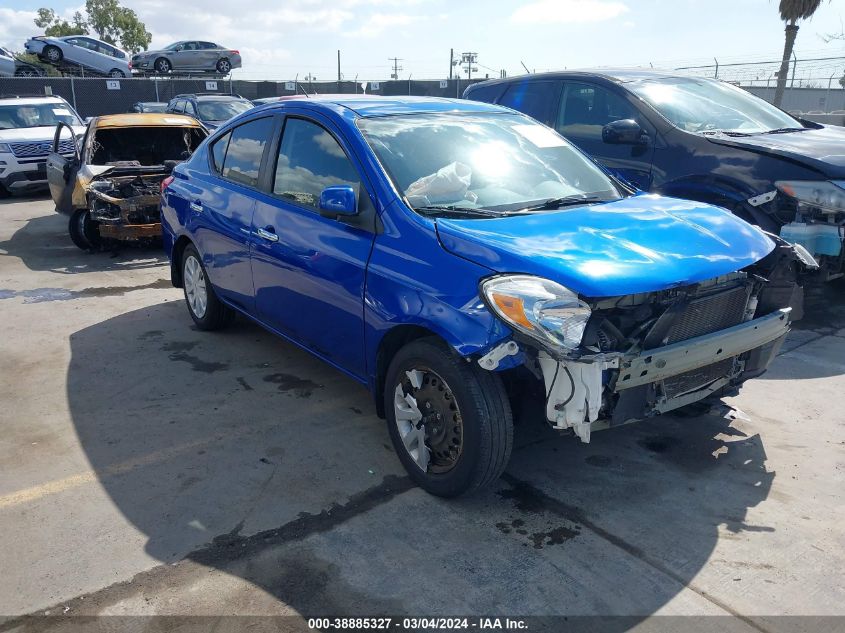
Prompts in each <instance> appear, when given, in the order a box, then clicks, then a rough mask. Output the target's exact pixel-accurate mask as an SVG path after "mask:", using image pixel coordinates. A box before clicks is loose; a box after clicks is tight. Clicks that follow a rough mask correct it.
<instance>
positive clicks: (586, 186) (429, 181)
mask: <svg viewBox="0 0 845 633" xmlns="http://www.w3.org/2000/svg"><path fill="white" fill-rule="evenodd" d="M358 127H359V129H360V130H361V131H362V133H363V134H364V137H365V138H366V139H367V142H368V143H369V145H370V147H372V149H373V151H374V152H375V153H376V155H377V156H378V158H379V160H380V161H381V163H382V165H383V166H384V167H385V169H386V170H387V172H388V174H389V175H390V177H391V179H392V180H393V182H394V185H395V186H396V188H397V189H399V191H401V192H402V193H403V194H404V195H405V197H406V198H407V200H408V202H409V203H410V204H411V206H412V207H413V208H415V209H425V208H428V209H432V208H435V209H436V208H437V207H440V208H444V209H448V210H449V211H451V212H455V211H464V210H466V211H470V210H472V209H488V210H499V211H516V210H524V209H525V208H526V207H531V206H542V207H543V208H547V209H556V208H558V207H560V206H564V205H566V204H573V203H577V202H581V203H584V202H596V201H604V200H616V199H619V198H620V197H621V195H620V192H619V191H618V190H617V188H616V186H615V185H614V183H613V181H612V180H611V179H610V178H609V177H608V176H606V175H605V174H604V173H603V172H602V171H601V170H600V169H599V168H598V167H596V165H595V164H593V163H592V162H591V161H590V160H589V159H587V158H586V157H585V156H584V155H583V154H581V153H580V152H579V151H578V150H576V149H575V148H574V147H573V146H572V145H570V143H569V142H568V141H566V140H565V139H564V138H563V137H562V136H560V135H559V134H557V133H556V132H554V131H553V130H551V129H549V128H547V127H545V126H543V125H540V124H539V123H537V122H536V121H534V119H530V118H528V117H526V116H523V115H519V114H510V113H494V114H459V113H442V114H441V113H438V114H417V115H401V116H385V117H374V118H362V119H359V120H358ZM563 199H565V200H563ZM558 201H560V203H559V204H557V202H558ZM536 210H540V209H536Z"/></svg>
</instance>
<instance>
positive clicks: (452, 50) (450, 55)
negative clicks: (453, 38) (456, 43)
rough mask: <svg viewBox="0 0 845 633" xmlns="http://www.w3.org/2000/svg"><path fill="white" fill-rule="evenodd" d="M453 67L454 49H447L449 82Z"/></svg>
mask: <svg viewBox="0 0 845 633" xmlns="http://www.w3.org/2000/svg"><path fill="white" fill-rule="evenodd" d="M454 66H455V49H454V48H450V49H449V81H452V68H454Z"/></svg>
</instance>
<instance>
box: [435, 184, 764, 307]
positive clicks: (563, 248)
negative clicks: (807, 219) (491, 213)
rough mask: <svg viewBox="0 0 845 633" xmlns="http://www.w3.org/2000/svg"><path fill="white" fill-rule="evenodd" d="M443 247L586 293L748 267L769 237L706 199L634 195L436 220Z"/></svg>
mask: <svg viewBox="0 0 845 633" xmlns="http://www.w3.org/2000/svg"><path fill="white" fill-rule="evenodd" d="M437 232H438V236H439V238H440V242H441V244H442V245H443V247H444V248H445V249H446V250H447V251H449V252H451V253H453V254H455V255H458V256H460V257H463V258H465V259H469V260H471V261H473V262H475V263H477V264H481V265H482V266H486V267H487V268H490V269H491V270H494V271H496V272H501V273H526V274H532V275H538V276H540V277H545V278H547V279H551V280H554V281H557V282H558V283H560V284H563V285H564V286H566V287H567V288H569V289H570V290H573V291H575V292H578V293H579V294H581V295H583V296H586V297H612V296H619V295H625V294H631V293H637V292H652V291H655V290H664V289H666V288H671V287H673V286H678V285H684V284H690V283H694V282H697V281H703V280H705V279H710V278H712V277H717V276H719V275H724V274H726V273H730V272H733V271H736V270H739V269H741V268H744V267H745V266H749V265H750V264H753V263H754V262H756V261H759V260H760V259H762V258H763V257H765V256H766V255H767V254H768V253H769V252H770V251H771V250H772V249H773V248H774V246H775V245H774V242H772V240H770V239H769V238H768V237H767V236H766V235H765V234H764V233H763V232H762V231H760V230H759V229H758V228H756V227H754V226H752V225H750V224H748V223H747V222H744V221H743V220H740V219H739V218H737V217H736V216H734V215H732V214H731V213H730V212H728V211H726V210H724V209H721V208H719V207H714V206H711V205H708V204H702V203H698V202H690V201H688V200H677V199H675V198H664V197H661V196H657V195H650V194H641V195H636V196H632V197H630V198H626V199H623V200H618V201H615V202H609V203H605V204H600V205H592V206H583V207H574V208H569V209H562V210H560V211H551V212H549V211H546V212H539V213H535V214H531V215H519V216H510V217H502V218H491V219H486V218H485V219H467V220H460V219H457V220H454V219H445V218H438V219H437Z"/></svg>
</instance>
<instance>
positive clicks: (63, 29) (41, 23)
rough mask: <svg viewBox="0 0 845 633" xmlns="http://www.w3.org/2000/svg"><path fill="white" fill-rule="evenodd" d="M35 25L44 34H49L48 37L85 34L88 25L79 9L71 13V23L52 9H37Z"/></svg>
mask: <svg viewBox="0 0 845 633" xmlns="http://www.w3.org/2000/svg"><path fill="white" fill-rule="evenodd" d="M35 26H37V27H39V28H42V29H44V35H49V36H50V37H61V36H62V35H85V34H86V33H88V28H87V27H88V25H87V24H86V22H85V19H84V18H83V17H82V14H81V13H80V12H79V11H77V12H76V13H74V14H73V23H70V22H68V21H67V20H62V19H61V18H59V16H57V15H56V12H55V11H53V10H52V9H45V8H41V9H38V17H37V18H35Z"/></svg>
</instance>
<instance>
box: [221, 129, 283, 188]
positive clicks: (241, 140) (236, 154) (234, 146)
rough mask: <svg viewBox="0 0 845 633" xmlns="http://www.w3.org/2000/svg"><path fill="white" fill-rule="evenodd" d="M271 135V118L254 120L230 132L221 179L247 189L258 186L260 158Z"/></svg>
mask: <svg viewBox="0 0 845 633" xmlns="http://www.w3.org/2000/svg"><path fill="white" fill-rule="evenodd" d="M272 134H273V117H264V118H262V119H256V120H254V121H250V122H249V123H244V124H243V125H239V126H238V127H236V128H235V129H234V130H232V138H231V139H230V140H229V147H228V148H227V150H226V158H225V159H224V161H223V177H224V178H228V179H229V180H233V181H234V182H238V183H241V184H243V185H247V186H248V187H256V186H258V170H259V168H260V167H261V156H262V155H263V154H264V145H266V144H267V141H268V140H269V139H270V137H271V136H272Z"/></svg>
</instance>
